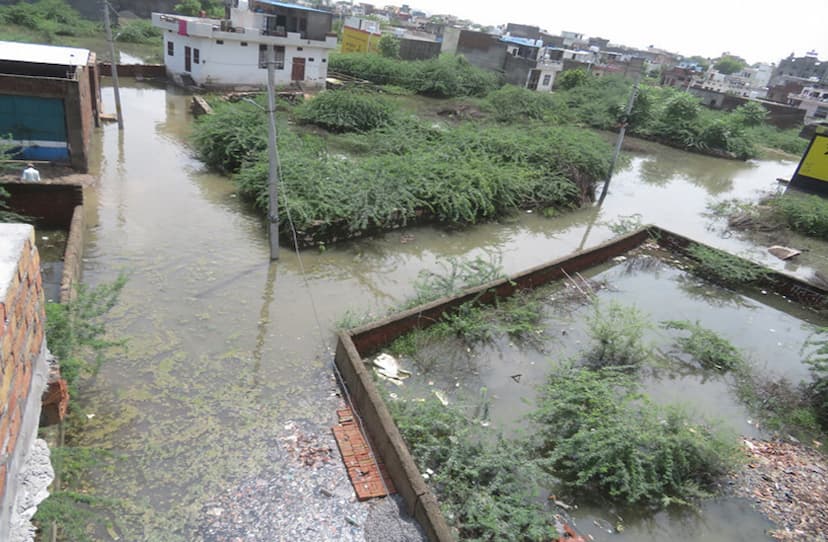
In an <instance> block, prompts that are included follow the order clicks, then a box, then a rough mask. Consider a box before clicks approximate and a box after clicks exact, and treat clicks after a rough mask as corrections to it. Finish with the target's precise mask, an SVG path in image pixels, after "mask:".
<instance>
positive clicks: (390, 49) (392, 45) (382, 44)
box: [377, 34, 400, 59]
mask: <svg viewBox="0 0 828 542" xmlns="http://www.w3.org/2000/svg"><path fill="white" fill-rule="evenodd" d="M377 49H378V50H379V53H380V54H381V55H382V56H384V57H385V58H395V59H397V58H400V40H399V38H397V37H395V36H392V35H391V34H384V35H383V36H382V37H381V38H380V40H379V42H378V43H377Z"/></svg>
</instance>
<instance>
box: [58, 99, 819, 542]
mask: <svg viewBox="0 0 828 542" xmlns="http://www.w3.org/2000/svg"><path fill="white" fill-rule="evenodd" d="M121 95H122V101H123V108H124V118H125V126H126V128H125V130H124V132H122V133H120V132H119V131H118V129H117V126H115V125H107V126H105V127H104V128H103V129H102V130H101V131H100V134H99V136H98V137H97V139H96V142H95V145H96V146H97V148H96V149H94V151H93V155H98V156H101V157H102V158H101V161H100V163H99V164H95V165H93V173H94V174H96V175H97V176H98V177H99V178H100V182H99V185H98V186H97V187H96V188H95V189H88V190H87V192H86V202H87V203H86V207H85V208H86V212H87V217H86V219H87V224H88V228H89V229H88V231H87V236H86V249H85V258H84V270H83V272H84V282H85V283H87V284H90V285H96V284H102V283H105V282H111V281H112V280H114V279H115V278H116V277H117V276H118V275H119V274H121V273H123V274H126V275H127V277H128V281H127V284H126V286H125V287H124V289H123V291H122V294H121V298H120V302H119V304H118V305H117V306H116V308H115V309H114V310H113V312H112V313H111V321H110V322H109V324H108V330H109V332H110V334H111V336H112V337H113V338H125V339H127V340H128V344H127V347H126V349H124V350H123V351H121V352H119V353H118V354H117V355H116V356H114V357H113V358H112V359H110V360H109V361H108V362H107V363H106V364H105V365H104V366H103V368H102V369H101V371H100V373H99V374H98V375H97V376H96V377H94V378H93V379H91V380H89V381H87V382H85V383H84V385H83V388H82V396H81V397H80V398H78V399H76V400H75V407H78V408H81V409H83V415H82V416H81V419H82V420H84V423H83V425H82V426H81V427H79V428H77V429H78V430H77V432H76V434H75V435H73V442H72V444H73V445H75V446H83V447H89V448H93V449H97V450H101V451H102V452H105V453H104V454H103V455H102V456H101V460H100V461H99V462H98V464H97V465H96V467H95V468H94V469H93V472H92V473H91V478H90V479H89V480H88V485H89V486H90V489H91V490H92V491H94V493H95V494H97V495H99V496H101V497H105V498H107V499H111V500H112V501H111V502H112V503H113V506H112V513H111V514H109V516H108V523H107V522H102V523H101V524H100V529H99V530H98V532H96V537H97V538H98V539H100V540H114V539H118V538H120V539H123V540H151V541H159V542H166V541H191V540H198V539H201V540H205V541H209V540H216V541H218V540H234V537H235V538H240V539H242V540H268V541H269V540H282V539H283V540H363V539H365V535H366V530H368V526H367V524H366V521H369V520H368V518H369V514H370V513H371V510H370V506H369V505H363V504H360V503H356V502H353V499H352V498H351V496H350V495H351V491H350V485H349V482H348V480H347V478H346V477H345V475H344V469H342V468H341V465H340V459H339V457H338V453H337V452H336V450H335V445H334V444H333V440H332V438H331V436H330V426H331V425H333V424H334V423H335V420H336V416H335V410H336V408H338V406H339V405H340V403H341V398H340V397H339V396H338V389H337V386H336V382H335V380H334V376H333V373H332V370H331V361H332V353H331V349H332V348H333V345H334V341H335V337H334V333H333V330H334V328H335V325H336V321H337V320H338V319H339V318H340V317H342V315H343V314H345V313H346V312H347V311H351V312H354V313H358V314H363V313H371V314H374V315H381V314H385V313H386V312H387V311H388V310H391V309H394V308H395V307H397V306H399V304H400V303H401V302H402V301H403V300H404V299H406V298H407V297H409V296H410V295H411V294H412V293H413V287H412V282H413V280H414V279H415V278H416V276H417V274H418V272H419V271H420V270H422V269H434V270H436V269H437V268H438V265H439V263H441V262H443V261H445V260H446V259H447V258H449V257H458V258H468V257H475V256H478V255H485V254H497V255H500V257H501V258H502V263H503V267H504V271H505V272H507V273H512V272H515V271H518V270H522V269H525V268H527V267H529V266H532V265H537V264H540V263H542V262H545V261H548V260H551V259H553V258H557V257H561V256H564V255H566V254H568V253H570V252H572V251H575V250H578V249H579V248H582V247H588V246H592V245H594V244H597V243H599V242H601V241H604V240H606V239H608V238H610V237H611V236H612V235H613V231H612V225H613V224H614V223H616V222H617V221H618V219H619V218H620V217H626V218H627V219H629V217H634V219H635V220H638V221H640V222H641V223H656V224H658V225H660V226H662V227H664V228H666V229H669V230H673V231H676V232H678V233H681V234H684V235H687V236H689V237H691V238H694V239H698V240H700V241H704V242H707V243H708V244H711V245H715V246H717V247H720V248H723V249H726V250H729V251H730V252H733V253H737V254H740V255H744V256H746V257H748V258H750V259H752V260H754V261H758V262H760V263H764V264H766V265H769V266H771V267H773V268H775V269H784V270H785V271H786V272H789V273H792V274H795V275H798V276H801V277H805V278H809V277H811V276H812V275H813V274H814V273H815V272H820V273H823V272H825V273H828V261H827V260H826V256H827V255H828V253H826V250H825V247H824V246H823V245H822V244H820V243H817V242H815V241H810V240H804V239H795V240H796V241H797V242H799V243H800V244H798V245H797V246H796V248H799V249H803V248H804V249H808V251H807V252H805V253H804V254H803V256H802V257H801V261H800V263H785V262H782V261H780V260H777V259H776V258H774V257H773V256H771V255H769V254H768V253H767V251H766V248H767V247H764V246H757V245H755V244H754V243H752V242H751V241H749V240H747V239H741V238H739V237H737V236H729V235H728V234H727V233H725V232H724V227H725V225H724V224H723V221H721V220H719V219H715V218H708V217H706V216H703V214H704V213H705V211H706V209H707V206H708V204H709V203H710V202H711V201H714V200H724V199H728V198H740V199H758V198H760V197H761V196H762V194H764V193H767V192H769V191H774V190H776V189H777V188H778V184H777V182H776V179H777V178H778V177H789V176H790V175H791V174H792V173H793V170H794V169H795V167H796V164H795V162H792V161H785V160H764V161H750V162H747V163H744V162H734V161H726V160H721V159H714V158H708V157H703V156H698V155H692V154H688V153H683V152H680V151H676V150H673V149H667V148H664V147H661V146H658V145H650V144H646V143H641V144H640V147H641V152H635V153H633V154H632V157H631V160H630V162H629V164H628V165H627V166H626V168H624V169H623V170H622V171H620V172H619V173H618V174H617V175H616V177H615V178H614V179H613V181H612V186H611V188H610V194H609V196H608V198H607V200H606V202H605V204H604V205H603V207H602V208H600V209H595V208H590V209H583V210H580V211H577V212H574V213H571V214H567V215H564V216H561V217H556V218H545V217H542V216H539V215H538V214H536V213H520V214H518V215H515V216H514V217H511V218H507V219H503V220H501V221H498V222H491V223H486V224H481V225H477V226H474V227H470V228H467V229H462V230H445V229H440V228H432V227H419V228H410V229H407V230H405V231H402V232H401V231H397V232H392V233H388V234H386V235H383V236H378V237H375V238H368V239H363V240H359V241H354V242H349V243H344V244H342V245H338V246H333V247H330V248H328V249H327V250H326V251H324V252H319V251H315V250H308V251H305V252H303V253H302V254H301V258H302V259H301V262H300V261H299V259H298V258H297V256H296V254H294V253H293V252H291V251H290V250H287V248H286V247H283V250H282V254H281V259H280V260H279V261H278V262H275V263H272V264H271V263H270V262H269V252H268V243H267V238H266V228H265V224H264V221H263V219H262V217H260V216H259V215H258V214H257V213H256V212H254V211H253V210H252V209H251V208H250V206H249V205H247V204H246V203H245V202H242V201H239V198H238V197H237V195H236V193H235V189H234V186H233V184H232V182H231V181H230V180H229V179H227V178H225V177H222V176H219V175H216V174H214V173H211V172H208V171H206V169H205V168H204V166H203V164H201V163H200V162H199V161H197V160H195V159H194V158H193V157H192V152H191V151H190V149H189V147H188V146H187V138H188V136H189V133H190V130H191V126H192V117H191V115H190V113H189V101H190V96H189V95H186V94H183V93H182V92H180V91H179V90H176V89H174V88H172V87H170V88H158V87H153V86H150V85H147V84H132V85H130V86H128V87H127V88H123V89H122V91H121ZM104 100H105V103H106V106H105V109H106V110H110V111H111V110H113V109H114V107H113V105H112V102H113V98H112V89H111V88H105V89H104ZM634 215H636V216H634ZM303 270H304V273H303ZM604 273H606V274H607V280H609V281H612V282H617V283H619V284H618V288H617V290H615V291H613V292H611V293H610V294H608V295H612V296H616V295H617V296H620V297H623V298H624V300H625V302H626V301H629V300H635V301H636V303H637V304H638V305H639V306H640V307H641V308H642V309H643V310H646V311H648V312H650V313H651V314H653V315H654V317H656V318H658V319H667V318H670V319H690V320H692V319H697V318H699V319H700V318H703V317H705V314H706V312H705V311H706V309H705V308H704V306H705V303H706V302H705V301H704V300H703V299H698V298H693V297H692V296H688V295H687V293H686V292H685V291H683V290H682V289H681V288H680V287H679V285H678V283H677V280H678V279H677V276H676V275H675V273H674V272H672V271H669V270H662V271H659V272H658V273H657V275H658V276H657V277H655V279H656V280H657V281H658V283H659V292H660V293H661V295H663V296H664V297H663V298H664V299H670V298H671V296H673V297H679V296H683V298H689V299H690V301H692V302H693V303H694V304H693V303H691V304H690V305H689V306H690V307H691V308H690V309H687V313H686V314H682V315H675V314H674V315H670V314H666V313H665V308H666V307H668V303H665V302H664V301H662V300H660V299H662V298H656V297H652V296H646V295H643V294H644V293H648V289H649V288H650V286H648V285H647V284H646V281H644V282H641V277H644V278H646V279H647V280H652V279H653V277H652V276H648V275H647V274H646V273H645V274H643V275H624V274H623V273H622V272H620V271H619V270H618V269H615V268H613V269H607V270H605V271H604ZM702 297H703V296H702ZM648 300H651V301H648ZM744 303H746V304H747V305H748V306H747V307H745V306H742V304H736V305H734V306H725V307H724V309H723V310H726V311H727V310H729V311H731V312H730V313H727V314H726V315H725V316H721V317H716V318H719V319H720V320H721V322H720V323H722V324H723V325H726V327H727V336H728V338H729V339H730V340H732V341H733V342H734V343H736V344H737V345H739V346H745V347H747V348H749V349H751V350H755V351H757V352H760V353H763V355H764V354H765V353H770V352H778V353H780V356H778V357H776V356H774V357H773V359H772V360H771V361H768V362H767V363H768V364H771V363H773V364H778V365H773V366H772V367H771V368H772V369H774V370H779V372H780V373H781V374H784V375H785V376H788V377H789V378H801V377H802V376H803V375H804V369H803V368H802V367H801V365H797V364H795V363H793V362H788V360H787V358H786V357H785V356H784V355H781V354H784V353H785V352H788V351H790V350H792V349H794V347H798V346H800V345H801V339H802V337H803V336H805V335H806V334H807V333H808V332H809V328H808V326H807V325H804V326H803V325H802V324H800V323H798V322H799V320H797V319H796V318H793V317H789V316H787V315H785V313H780V312H779V311H778V310H777V309H770V308H766V307H764V306H762V305H760V304H759V303H758V302H754V301H751V300H746V301H745V302H744ZM754 305H755V306H754ZM771 328H773V329H774V330H775V331H774V332H773V333H771V332H769V331H768V330H769V329H771ZM760 341H761V342H760ZM778 343H781V345H780V344H778ZM544 359H548V353H547V355H546V356H545V357H544ZM768 359H770V358H768ZM527 363H528V361H527ZM769 366H770V365H769ZM516 372H517V371H516ZM527 374H529V372H528V371H527ZM500 376H502V375H497V378H498V379H499V378H500ZM493 378H495V377H493ZM506 380H507V382H506V384H505V385H508V377H507V379H506ZM498 382H501V380H498ZM529 383H530V379H529V378H527V380H526V382H525V384H527V385H528V384H529ZM490 385H491V386H492V387H491V388H490V389H491V390H492V393H495V394H496V393H497V392H496V391H495V390H496V388H497V383H495V382H492V383H491V384H490ZM658 386H659V384H658V383H657V382H654V383H653V384H652V389H651V390H650V391H651V393H653V394H654V395H655V396H658V393H659V389H660V388H659V387H658ZM661 389H663V390H664V393H665V394H669V393H671V392H670V391H669V389H673V388H669V389H668V388H661ZM684 389H685V391H686V393H688V394H692V393H693V387H692V381H688V383H687V386H685V388H684ZM711 408H713V409H719V410H725V412H727V414H726V415H727V416H728V418H729V419H730V418H732V419H733V420H734V421H735V422H736V426H735V427H734V430H735V431H738V432H743V433H749V432H750V431H751V430H752V427H751V426H749V425H747V426H746V425H745V424H743V423H742V421H743V420H745V416H744V412H742V411H739V410H738V406H733V405H730V406H728V405H725V404H719V405H711ZM728 408H731V410H730V411H727V409H728ZM495 412H497V409H493V413H495ZM504 421H507V420H504ZM298 442H304V443H308V444H307V445H308V446H309V447H310V448H312V449H313V450H317V451H319V460H318V461H317V462H316V463H315V464H314V465H312V466H311V467H309V466H307V465H306V464H305V463H303V462H302V460H301V459H300V457H299V456H300V455H301V454H300V453H299V451H297V443H298ZM326 449H328V450H329V452H330V453H326V452H325V450H326ZM300 451H301V450H300ZM320 488H322V489H325V492H321V491H320ZM327 494H330V496H328V495H327ZM233 502H236V503H239V502H243V503H245V504H244V507H242V508H239V507H238V506H234V505H232V503H233ZM705 506H706V508H705V510H704V513H703V516H701V517H702V518H703V519H695V520H692V525H693V527H694V529H689V528H688V532H691V531H692V532H697V534H695V535H688V537H687V538H684V540H700V539H702V538H703V539H705V540H717V538H715V536H714V534H713V533H717V532H720V531H721V529H723V528H726V527H727V525H729V524H734V521H735V520H734V519H733V518H734V517H736V518H741V519H739V520H738V523H735V524H737V525H741V526H742V527H743V533H744V536H745V537H744V538H741V539H744V540H756V539H759V538H758V537H760V536H762V533H763V532H764V530H765V529H766V528H767V527H768V524H767V523H766V522H765V521H764V520H762V519H761V517H760V516H759V515H758V514H757V513H755V512H752V511H751V509H750V507H749V505H747V504H746V503H742V502H741V501H723V502H721V503H709V504H708V505H705ZM585 514H586V515H585V516H584V518H585V523H588V521H587V518H589V517H591V516H589V515H588V514H589V513H588V512H585ZM684 521H689V520H687V519H686V518H679V519H676V520H675V521H673V519H668V518H662V517H660V516H657V517H656V518H654V519H652V520H648V521H642V522H640V523H637V524H636V525H637V527H636V528H635V529H630V528H628V530H627V532H626V533H625V534H624V538H621V537H619V536H617V535H614V537H613V539H617V540H622V539H624V540H626V539H629V540H634V539H637V540H664V539H666V538H665V536H666V535H665V533H666V532H669V533H676V532H678V531H679V530H680V528H679V526H680V525H681V524H682V522H684ZM705 526H707V527H705ZM727 532H731V533H732V531H727ZM597 533H598V531H596V539H600V538H598V534H597ZM699 533H700V534H699ZM754 534H755V536H754ZM671 536H672V534H671ZM634 537H638V538H634ZM674 539H676V540H679V539H680V538H674ZM719 539H721V540H739V539H740V538H733V537H730V538H719Z"/></svg>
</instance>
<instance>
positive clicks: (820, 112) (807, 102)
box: [788, 78, 828, 124]
mask: <svg viewBox="0 0 828 542" xmlns="http://www.w3.org/2000/svg"><path fill="white" fill-rule="evenodd" d="M814 79H816V78H814ZM788 103H789V104H790V105H792V106H794V107H796V108H798V109H804V110H805V124H810V123H813V122H821V121H825V120H826V119H828V86H823V85H820V84H819V83H817V82H816V81H814V82H812V86H808V87H805V88H803V89H802V91H801V92H800V93H799V94H793V93H792V94H788Z"/></svg>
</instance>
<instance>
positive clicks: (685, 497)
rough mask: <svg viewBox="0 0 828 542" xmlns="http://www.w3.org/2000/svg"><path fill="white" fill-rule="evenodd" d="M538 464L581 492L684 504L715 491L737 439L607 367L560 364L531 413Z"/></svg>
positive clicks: (647, 503) (630, 500)
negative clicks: (655, 399) (665, 404)
mask: <svg viewBox="0 0 828 542" xmlns="http://www.w3.org/2000/svg"><path fill="white" fill-rule="evenodd" d="M532 421H533V429H534V430H535V436H534V438H535V443H534V446H535V453H536V454H537V456H538V457H539V458H540V464H541V465H543V467H544V468H545V469H546V470H547V471H548V472H550V473H554V475H555V476H556V477H558V478H559V479H560V480H561V482H562V483H563V485H564V486H565V487H567V488H569V489H570V490H571V491H574V492H576V493H579V494H585V495H590V496H592V497H593V498H598V499H608V500H610V501H612V502H616V503H619V504H625V505H644V506H648V507H655V508H661V507H666V506H668V505H670V504H689V503H692V502H694V501H696V500H697V499H699V498H701V497H705V496H708V495H710V494H711V493H713V492H715V490H716V484H717V482H718V481H719V479H720V478H721V477H722V476H723V475H724V474H725V473H727V471H728V469H729V468H730V467H731V466H732V465H733V464H734V461H735V457H736V451H737V446H736V444H735V439H733V438H727V437H726V436H724V435H723V434H721V433H719V432H717V431H714V430H713V429H711V428H710V427H709V426H707V425H703V424H697V423H693V422H692V421H691V420H690V418H689V416H688V415H687V414H686V413H684V412H683V411H681V410H680V409H678V408H675V407H669V408H662V407H658V406H656V405H654V404H652V403H651V402H650V401H649V400H648V399H647V398H646V397H645V396H644V395H642V394H641V393H640V392H639V391H638V389H637V385H636V383H635V381H634V380H633V379H632V378H631V377H629V376H626V375H623V374H621V373H618V372H617V371H614V370H611V369H604V370H600V371H592V370H587V369H577V368H574V367H572V366H563V367H561V368H558V369H556V370H553V372H552V373H551V374H550V376H549V378H548V379H547V382H546V385H545V386H544V387H543V389H542V390H541V397H540V399H539V400H538V408H537V410H536V411H535V412H534V413H533V414H532Z"/></svg>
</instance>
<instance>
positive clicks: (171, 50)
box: [167, 41, 175, 56]
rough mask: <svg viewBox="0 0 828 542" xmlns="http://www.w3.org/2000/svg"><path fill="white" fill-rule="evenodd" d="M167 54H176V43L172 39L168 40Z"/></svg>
mask: <svg viewBox="0 0 828 542" xmlns="http://www.w3.org/2000/svg"><path fill="white" fill-rule="evenodd" d="M167 56H175V44H174V43H173V42H171V41H168V42H167Z"/></svg>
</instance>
